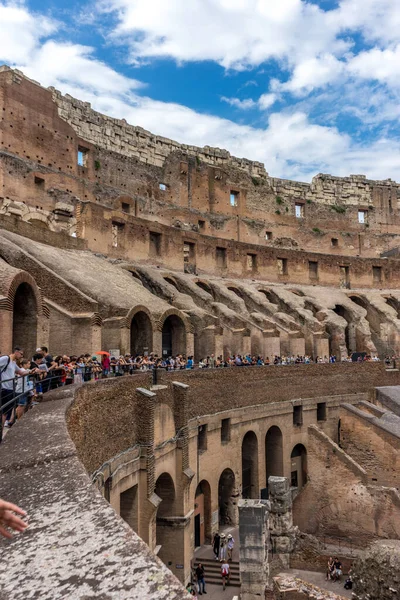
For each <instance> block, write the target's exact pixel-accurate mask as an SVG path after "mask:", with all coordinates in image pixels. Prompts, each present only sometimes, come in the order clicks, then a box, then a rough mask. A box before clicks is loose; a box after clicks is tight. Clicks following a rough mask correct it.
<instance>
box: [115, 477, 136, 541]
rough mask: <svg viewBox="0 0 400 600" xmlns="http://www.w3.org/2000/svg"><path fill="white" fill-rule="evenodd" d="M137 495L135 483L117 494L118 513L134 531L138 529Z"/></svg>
mask: <svg viewBox="0 0 400 600" xmlns="http://www.w3.org/2000/svg"><path fill="white" fill-rule="evenodd" d="M138 496H139V494H138V485H137V484H136V485H134V486H132V487H130V488H129V489H127V490H125V491H124V492H122V493H121V494H120V495H119V506H120V510H119V514H120V515H121V518H122V519H124V521H126V522H127V523H128V525H129V526H130V527H131V528H132V529H133V531H136V533H138V531H139V510H138V500H139V498H138Z"/></svg>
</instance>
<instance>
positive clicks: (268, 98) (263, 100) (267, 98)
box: [258, 94, 277, 110]
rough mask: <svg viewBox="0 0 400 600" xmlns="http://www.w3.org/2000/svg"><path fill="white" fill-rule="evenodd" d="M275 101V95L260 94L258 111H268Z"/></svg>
mask: <svg viewBox="0 0 400 600" xmlns="http://www.w3.org/2000/svg"><path fill="white" fill-rule="evenodd" d="M276 100H277V95H276V94H262V95H261V96H260V97H259V99H258V107H259V108H260V110H268V109H269V108H271V106H272V105H273V104H275V102H276Z"/></svg>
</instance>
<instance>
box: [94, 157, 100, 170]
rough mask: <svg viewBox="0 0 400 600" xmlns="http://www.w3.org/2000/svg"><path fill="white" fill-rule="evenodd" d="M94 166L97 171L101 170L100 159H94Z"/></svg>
mask: <svg viewBox="0 0 400 600" xmlns="http://www.w3.org/2000/svg"><path fill="white" fill-rule="evenodd" d="M94 168H95V170H96V171H99V170H100V161H99V160H95V161H94Z"/></svg>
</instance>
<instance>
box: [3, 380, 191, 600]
mask: <svg viewBox="0 0 400 600" xmlns="http://www.w3.org/2000/svg"><path fill="white" fill-rule="evenodd" d="M73 392H74V390H73V388H72V386H71V388H69V389H67V388H63V389H60V390H57V391H56V392H54V393H51V397H52V399H51V401H47V402H45V403H43V404H42V405H40V406H37V407H36V408H34V409H33V410H31V411H29V413H28V414H27V415H25V416H24V418H23V419H22V420H21V421H20V422H18V423H16V425H14V427H13V428H12V429H11V430H10V432H9V433H8V435H7V436H6V437H5V439H4V442H3V443H2V444H1V446H0V496H1V497H2V498H4V499H6V500H8V501H10V502H14V503H16V504H18V505H19V506H21V507H22V508H24V509H25V510H26V511H27V513H28V515H29V528H28V529H27V531H26V532H25V533H23V534H16V535H15V536H14V537H13V539H12V540H6V539H4V538H1V540H0V553H1V573H0V598H1V600H30V599H38V600H39V599H40V600H58V599H59V598H67V599H68V600H89V599H90V598H96V600H126V599H129V600H139V599H140V600H167V599H168V600H181V599H182V600H183V599H185V600H187V599H188V598H189V596H188V594H187V592H186V591H185V589H184V588H183V587H182V586H181V584H180V583H179V582H178V580H177V579H176V578H175V577H174V576H173V575H172V573H171V572H170V571H169V570H168V569H167V568H166V567H165V566H164V565H163V564H162V562H161V561H160V560H159V559H158V558H157V557H156V556H154V555H153V554H152V553H151V552H150V550H149V548H148V547H147V545H146V544H145V543H144V542H143V541H142V540H141V539H140V538H139V537H138V536H137V535H136V534H135V533H134V532H133V531H132V530H131V529H130V527H129V526H128V525H127V524H126V523H125V522H124V521H123V520H122V519H120V517H119V516H118V515H117V514H116V513H115V512H114V510H113V509H112V508H111V506H109V504H108V503H107V502H106V501H105V500H104V498H103V497H102V496H101V495H100V494H99V492H98V491H97V490H96V488H95V487H94V486H93V485H92V483H91V481H90V478H89V476H88V474H87V473H86V471H85V469H84V467H83V465H82V464H81V462H80V461H79V459H78V457H77V453H76V449H75V446H74V444H73V442H72V440H71V438H70V436H69V434H68V431H67V424H66V411H67V409H68V407H69V406H70V404H71V403H72V401H73Z"/></svg>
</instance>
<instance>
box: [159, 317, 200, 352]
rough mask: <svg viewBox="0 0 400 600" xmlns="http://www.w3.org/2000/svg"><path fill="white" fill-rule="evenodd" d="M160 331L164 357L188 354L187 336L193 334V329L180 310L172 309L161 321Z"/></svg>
mask: <svg viewBox="0 0 400 600" xmlns="http://www.w3.org/2000/svg"><path fill="white" fill-rule="evenodd" d="M159 329H160V330H161V332H162V355H163V357H164V358H165V357H168V356H171V355H172V356H176V355H177V354H186V344H187V334H188V333H192V327H191V325H190V323H189V321H188V320H187V318H186V317H185V315H183V314H182V313H181V312H180V311H179V310H178V309H176V308H170V309H168V310H166V311H165V313H164V314H163V316H162V318H161V319H160V326H159Z"/></svg>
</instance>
